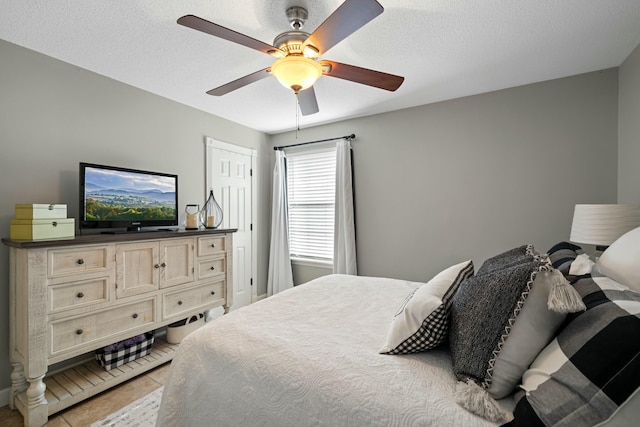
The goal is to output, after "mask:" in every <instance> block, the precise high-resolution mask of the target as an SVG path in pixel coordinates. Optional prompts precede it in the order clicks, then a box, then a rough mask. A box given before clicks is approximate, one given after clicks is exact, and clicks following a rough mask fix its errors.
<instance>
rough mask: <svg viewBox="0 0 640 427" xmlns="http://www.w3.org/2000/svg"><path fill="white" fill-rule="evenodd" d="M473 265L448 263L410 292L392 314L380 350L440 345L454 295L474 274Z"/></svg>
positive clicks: (402, 350)
mask: <svg viewBox="0 0 640 427" xmlns="http://www.w3.org/2000/svg"><path fill="white" fill-rule="evenodd" d="M473 269H474V268H473V262H472V261H465V262H462V263H460V264H456V265H454V266H451V267H449V268H447V269H446V270H444V271H442V272H440V273H439V274H438V275H437V276H435V277H434V278H433V279H431V280H430V281H429V282H427V283H425V284H423V285H422V286H420V287H419V288H417V289H416V290H415V291H414V292H413V293H412V294H411V295H409V296H408V297H407V298H406V299H405V301H404V302H403V303H402V305H401V307H400V309H399V310H398V312H397V313H396V315H395V316H394V318H393V321H392V323H391V327H390V329H389V333H388V336H387V342H386V343H385V345H384V346H383V347H382V349H381V350H380V353H382V354H408V353H417V352H420V351H426V350H429V349H432V348H434V347H437V346H438V345H440V344H441V343H442V342H443V341H444V340H445V338H446V336H447V330H448V325H449V308H450V306H451V300H452V298H453V295H454V294H455V293H456V291H457V289H458V287H459V286H460V284H461V283H462V282H463V281H464V280H466V279H467V278H469V277H471V276H473Z"/></svg>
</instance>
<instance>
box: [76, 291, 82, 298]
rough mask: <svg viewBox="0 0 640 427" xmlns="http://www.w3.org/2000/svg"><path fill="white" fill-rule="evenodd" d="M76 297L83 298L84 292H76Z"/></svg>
mask: <svg viewBox="0 0 640 427" xmlns="http://www.w3.org/2000/svg"><path fill="white" fill-rule="evenodd" d="M76 296H77V297H78V298H84V293H83V292H78V295H76Z"/></svg>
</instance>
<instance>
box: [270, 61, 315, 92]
mask: <svg viewBox="0 0 640 427" xmlns="http://www.w3.org/2000/svg"><path fill="white" fill-rule="evenodd" d="M271 73H272V74H273V75H274V76H276V78H277V79H278V81H279V82H280V84H281V85H282V86H284V87H286V88H287V89H293V91H294V92H295V93H298V91H301V90H305V89H307V88H309V87H311V86H313V84H314V83H315V82H316V80H318V78H319V77H320V76H321V75H322V67H321V66H320V64H318V63H317V62H316V61H314V60H312V59H309V58H305V57H304V56H287V57H285V58H280V59H278V60H277V61H276V62H274V63H273V65H271Z"/></svg>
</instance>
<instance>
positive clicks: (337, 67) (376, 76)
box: [320, 60, 404, 92]
mask: <svg viewBox="0 0 640 427" xmlns="http://www.w3.org/2000/svg"><path fill="white" fill-rule="evenodd" d="M320 65H322V68H323V71H322V73H323V74H324V75H326V76H331V77H337V78H339V79H344V80H349V81H352V82H356V83H361V84H363V85H367V86H373V87H377V88H379V89H384V90H388V91H391V92H393V91H395V90H396V89H398V88H399V87H400V85H401V84H402V82H403V81H404V77H402V76H396V75H394V74H387V73H383V72H381V71H375V70H370V69H368V68H360V67H356V66H355V65H348V64H342V63H340V62H334V61H327V60H323V61H320ZM325 70H326V71H325Z"/></svg>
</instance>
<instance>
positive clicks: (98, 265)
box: [47, 246, 114, 278]
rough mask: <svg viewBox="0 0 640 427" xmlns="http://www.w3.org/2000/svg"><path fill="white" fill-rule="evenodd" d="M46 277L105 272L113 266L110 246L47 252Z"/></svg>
mask: <svg viewBox="0 0 640 427" xmlns="http://www.w3.org/2000/svg"><path fill="white" fill-rule="evenodd" d="M47 257H48V271H47V273H48V276H49V277H50V278H53V277H59V276H67V275H70V274H80V273H94V272H96V273H97V272H100V271H106V270H109V269H110V268H112V265H113V258H114V255H113V247H112V246H89V247H84V248H73V249H50V250H49V251H48V255H47Z"/></svg>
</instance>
